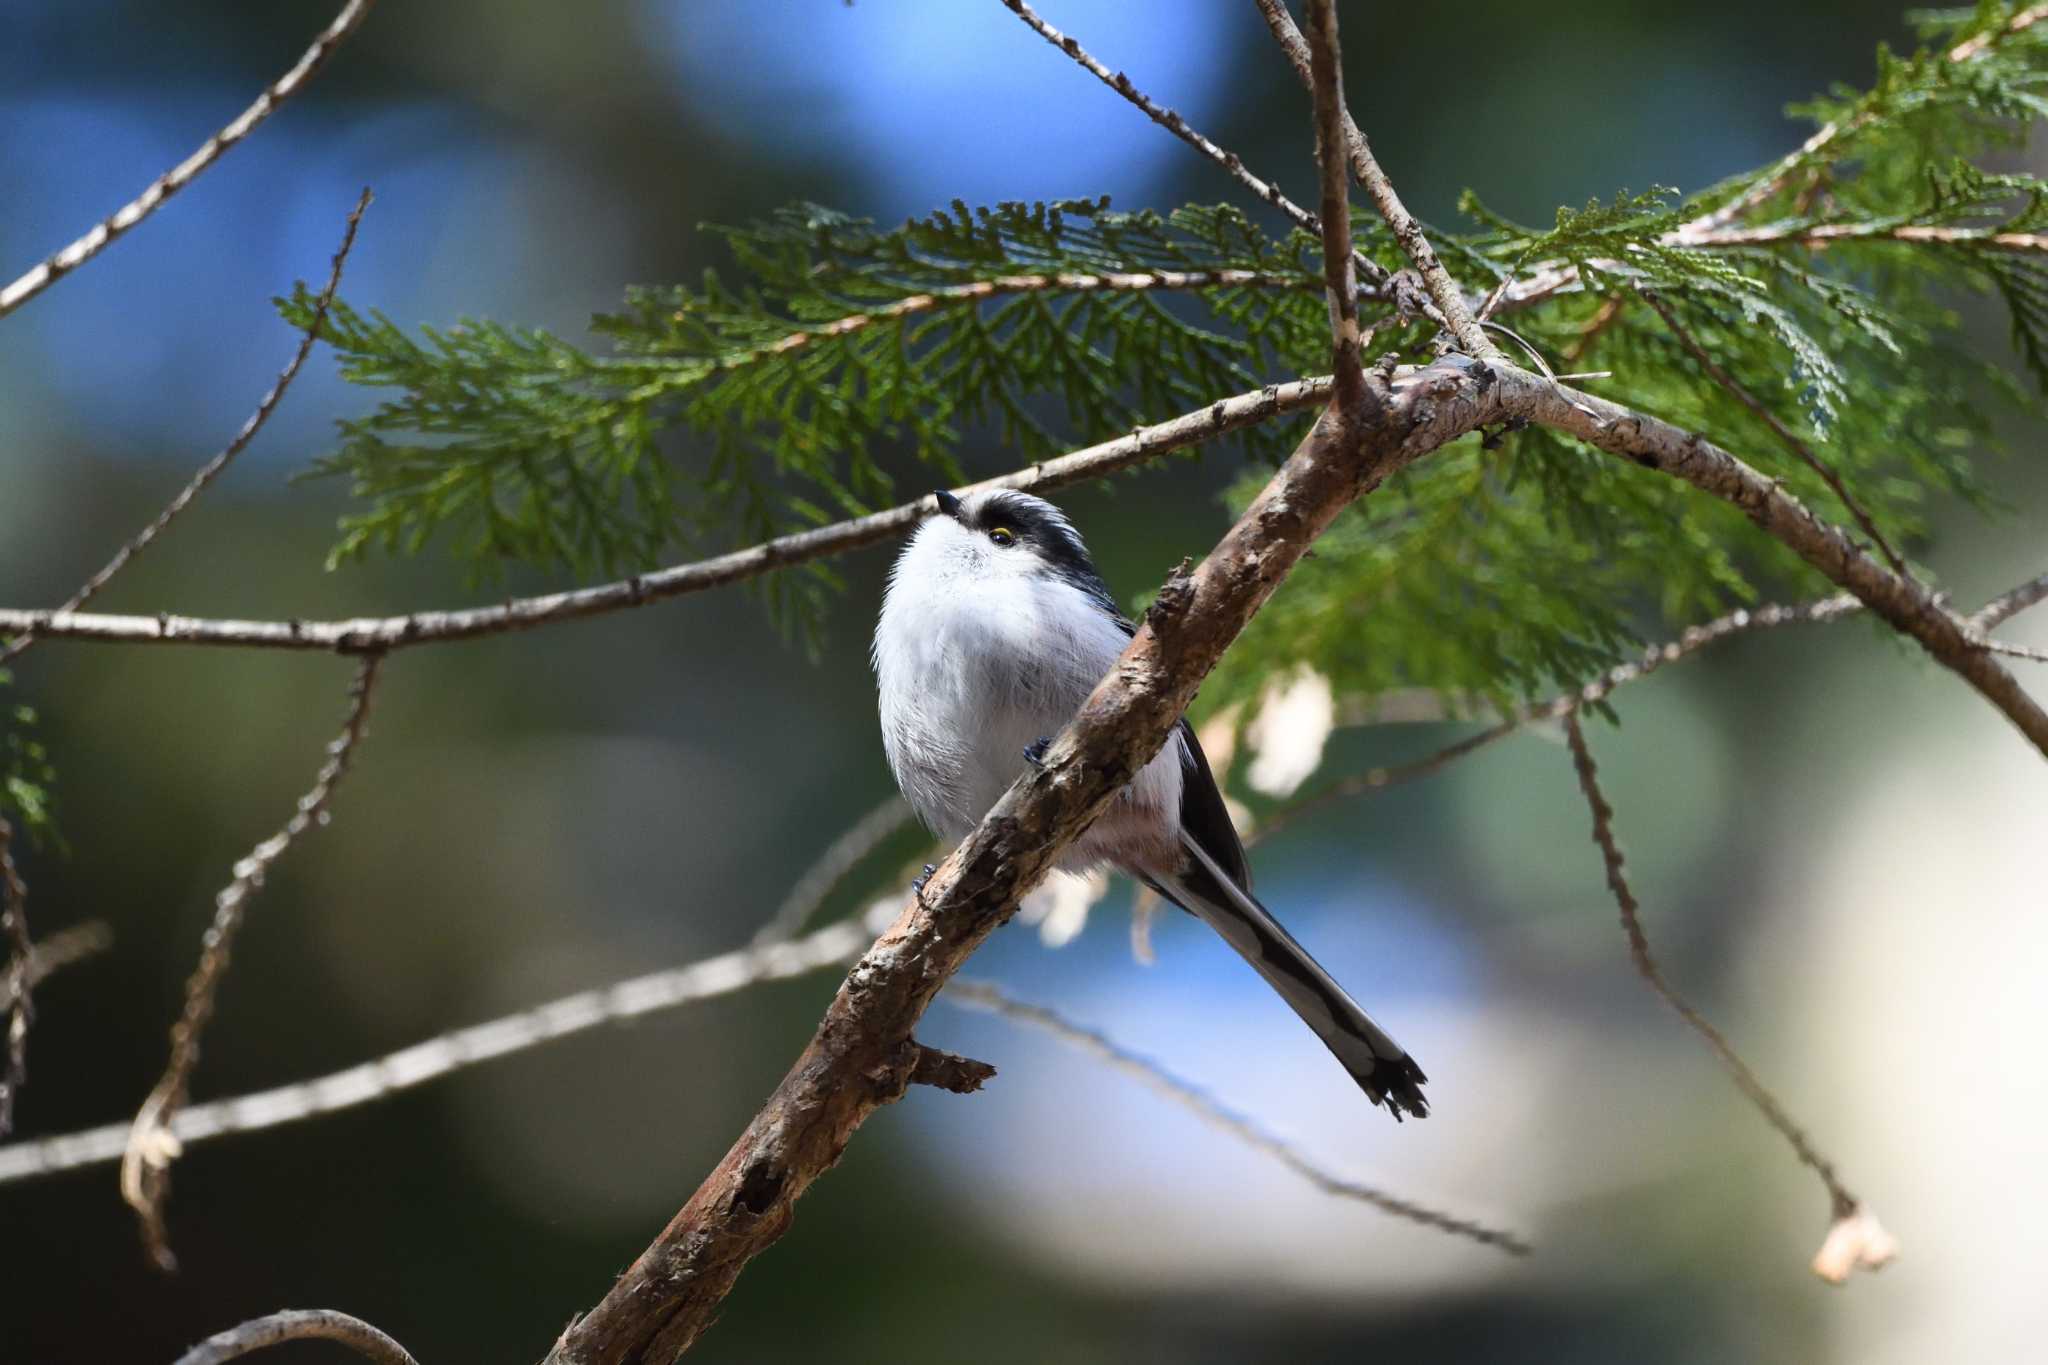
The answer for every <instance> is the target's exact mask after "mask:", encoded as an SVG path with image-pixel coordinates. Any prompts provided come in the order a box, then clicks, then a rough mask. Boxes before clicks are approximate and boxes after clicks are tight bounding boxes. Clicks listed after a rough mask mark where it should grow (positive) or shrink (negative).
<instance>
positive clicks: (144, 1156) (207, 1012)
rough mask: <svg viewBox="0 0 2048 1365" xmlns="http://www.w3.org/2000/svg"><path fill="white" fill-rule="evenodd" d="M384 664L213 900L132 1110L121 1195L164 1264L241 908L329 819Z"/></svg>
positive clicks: (355, 690)
mask: <svg viewBox="0 0 2048 1365" xmlns="http://www.w3.org/2000/svg"><path fill="white" fill-rule="evenodd" d="M382 663H383V656H382V655H380V654H372V655H370V656H369V657H368V658H366V659H364V660H363V661H362V664H361V665H360V666H359V667H358V668H357V669H356V675H355V680H354V682H353V683H352V684H351V685H350V687H349V711H348V719H347V720H346V721H345V722H344V723H343V725H342V730H341V734H340V735H339V736H337V737H336V738H335V740H334V741H333V742H332V743H331V744H329V745H328V746H327V761H326V762H325V763H324V764H322V765H321V767H320V771H319V773H318V774H317V775H316V776H315V777H314V779H313V786H312V788H311V789H310V790H309V791H307V793H306V794H305V795H304V796H302V797H300V798H299V804H298V809H297V810H296V811H294V812H293V813H292V817H291V819H289V820H287V821H286V822H285V825H284V828H282V829H280V830H279V831H278V832H277V833H276V834H273V835H272V836H271V837H270V838H268V839H265V840H264V841H263V842H262V843H260V844H258V845H256V847H255V848H254V849H252V850H250V853H249V856H248V857H246V858H243V859H242V860H241V861H240V862H238V863H236V864H235V875H234V880H233V881H231V882H229V883H228V884H227V886H226V887H225V888H223V889H222V891H221V893H220V894H219V895H218V896H217V897H215V898H214V913H213V923H212V924H211V925H210V926H208V928H207V931H206V936H205V938H204V940H203V941H202V948H201V952H200V955H199V966H198V967H197V968H196V969H195V970H194V971H193V973H192V978H191V980H190V981H188V982H187V983H186V985H185V1007H184V1010H183V1012H182V1013H181V1014H180V1015H179V1017H178V1022H177V1023H176V1024H174V1025H172V1026H171V1058H170V1063H169V1064H168V1065H167V1066H166V1067H165V1068H164V1074H163V1078H162V1079H161V1080H159V1081H158V1082H157V1083H156V1088H155V1089H154V1090H152V1091H150V1093H149V1098H147V1099H146V1100H144V1101H143V1102H142V1108H141V1110H140V1111H139V1112H138V1113H137V1114H136V1115H135V1121H134V1123H133V1125H132V1126H131V1128H130V1131H129V1137H128V1143H127V1149H126V1151H125V1152H124V1153H123V1155H122V1158H121V1197H122V1198H123V1199H125V1200H127V1201H128V1204H129V1206H130V1207H131V1208H133V1209H134V1210H135V1213H136V1216H137V1218H138V1219H139V1220H140V1222H141V1227H142V1240H143V1246H144V1248H145V1249H146V1250H147V1251H148V1252H149V1257H150V1259H151V1261H153V1262H154V1263H155V1264H156V1265H157V1267H158V1268H159V1269H162V1270H165V1271H169V1270H174V1269H176V1268H177V1258H176V1257H174V1256H173V1255H172V1254H171V1248H170V1242H169V1239H168V1236H167V1232H166V1228H165V1225H164V1196H165V1194H166V1193H167V1192H168V1189H169V1185H170V1169H171V1163H172V1162H173V1161H174V1160H176V1159H177V1157H178V1152H179V1146H178V1140H177V1138H176V1137H175V1136H174V1135H173V1133H172V1130H171V1128H170V1126H169V1125H170V1122H171V1120H172V1119H174V1118H175V1117H176V1116H177V1112H178V1110H179V1109H180V1108H182V1107H183V1106H184V1103H185V1099H186V1096H187V1094H188V1093H189V1090H190V1086H191V1082H192V1071H193V1068H194V1067H196V1066H197V1065H198V1064H199V1039H200V1035H201V1034H202V1033H204V1032H205V1030H206V1024H207V1021H208V1020H209V1019H211V1018H212V1017H213V1005H214V997H215V995H216V993H217V992H218V991H219V990H220V983H221V980H222V978H224V977H225V976H226V975H227V970H228V960H229V954H230V952H231V950H232V949H233V947H234V941H235V934H236V932H237V931H238V930H239V929H240V928H241V927H242V916H243V912H244V911H245V909H246V908H247V906H248V903H249V900H250V898H251V897H253V896H254V895H255V894H256V893H257V892H258V891H260V890H261V889H262V887H263V878H264V876H265V874H266V873H268V872H269V870H270V866H271V864H272V863H274V862H276V861H277V860H278V858H279V857H281V856H283V854H284V851H285V850H286V849H287V848H289V847H290V846H291V843H292V840H294V839H296V838H297V837H298V836H299V835H301V834H303V833H305V832H306V830H307V829H309V828H311V827H312V826H314V825H316V824H319V825H324V824H326V823H327V804H328V802H329V800H331V799H332V797H333V795H334V789H335V787H336V786H337V785H339V784H340V782H341V779H342V778H343V777H345V776H346V775H347V774H348V769H349V763H350V760H351V759H353V758H354V756H355V749H356V745H357V744H358V743H359V742H361V740H362V737H363V729H364V726H365V725H366V724H367V723H368V720H369V715H370V698H371V696H372V694H373V693H374V692H375V690H376V685H377V670H378V667H379V666H380V665H381V664H382Z"/></svg>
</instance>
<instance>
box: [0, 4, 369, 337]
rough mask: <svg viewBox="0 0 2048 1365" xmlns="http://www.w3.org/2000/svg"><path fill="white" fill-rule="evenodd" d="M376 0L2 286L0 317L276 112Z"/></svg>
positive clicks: (348, 10) (345, 15)
mask: <svg viewBox="0 0 2048 1365" xmlns="http://www.w3.org/2000/svg"><path fill="white" fill-rule="evenodd" d="M374 3H375V0H348V3H347V4H346V5H344V6H342V9H341V12H340V13H339V14H337V15H335V16H334V21H333V22H332V23H330V24H328V25H327V27H326V28H325V29H324V30H322V31H321V33H320V36H319V37H317V38H315V39H314V40H313V45H312V46H311V47H309V48H307V49H306V51H305V53H304V54H303V55H301V56H300V58H299V60H298V63H297V64H296V65H294V66H293V67H292V69H291V70H289V71H287V72H285V73H284V74H283V75H282V76H279V77H278V78H277V79H276V80H275V81H272V82H271V83H270V85H269V86H267V87H266V88H265V89H264V91H263V93H262V94H260V95H258V96H257V97H256V102H255V103H254V104H252V105H250V106H249V107H248V108H247V109H244V110H243V111H242V112H241V113H240V114H238V115H236V116H235V119H234V121H233V122H232V123H230V124H228V126H227V127H225V128H223V129H221V130H220V131H219V132H217V133H215V134H214V135H213V136H212V137H210V138H208V139H207V140H206V141H205V142H204V143H202V144H201V145H200V148H199V150H198V151H196V152H194V153H192V155H190V156H188V157H186V158H185V159H184V160H183V161H181V162H179V163H178V164H177V165H176V166H173V167H172V168H171V169H170V170H168V171H165V172H164V173H163V174H162V175H160V176H158V177H157V178H156V179H155V180H153V181H151V182H150V184H149V188H147V189H145V190H144V191H143V192H142V193H141V194H139V195H137V196H136V197H135V198H134V199H133V200H131V201H130V202H129V203H126V204H123V205H122V206H121V207H120V208H118V209H116V210H115V211H114V213H113V215H112V216H111V217H109V218H106V219H103V220H102V221H101V222H100V223H99V224H98V225H97V226H95V227H94V228H93V229H92V231H90V232H88V233H86V234H85V235H84V236H83V237H80V238H79V239H78V240H77V241H75V242H73V243H72V244H71V245H70V246H67V247H65V248H64V249H63V250H61V251H58V252H55V253H54V254H52V255H51V256H50V257H48V258H47V259H46V260H44V261H43V262H42V263H41V264H39V265H37V266H36V267H35V268H33V269H32V270H30V271H29V272H28V273H27V274H25V275H23V276H22V277H21V278H20V279H18V280H16V281H14V283H12V284H10V285H7V286H6V287H4V288H0V318H4V317H6V316H7V315H8V314H9V313H11V312H13V311H14V310H15V309H17V308H19V307H20V306H21V305H22V304H24V303H26V302H28V301H29V300H30V299H32V298H34V297H35V296H36V295H38V294H40V293H42V292H43V291H44V290H45V289H48V288H49V287H50V286H51V285H53V284H55V283H56V282H57V281H58V280H60V279H62V278H63V277H64V276H66V275H68V274H70V273H71V272H72V271H74V270H76V269H77V268H78V267H79V266H81V265H84V264H85V263H86V262H87V261H89V260H91V259H92V258H93V257H94V256H97V255H98V254H99V253H100V252H101V251H102V250H104V249H105V248H106V247H107V246H108V245H109V244H111V243H112V242H113V241H114V239H115V238H117V237H119V236H120V235H121V234H122V233H124V232H126V231H128V229H130V228H132V227H134V226H135V225H136V224H137V223H139V222H141V221H142V220H143V219H145V218H147V217H149V215H150V214H152V213H154V212H156V211H157V209H159V208H160V207H162V206H163V203H164V201H165V200H167V199H169V198H170V197H171V196H172V195H174V194H176V193H177V192H178V191H179V190H182V189H184V188H185V186H187V185H189V184H191V183H192V181H193V180H195V179H197V178H198V176H199V174H200V172H202V171H204V170H206V169H207V168H208V167H210V166H212V165H213V163H214V162H216V161H218V160H220V158H221V157H222V156H223V155H224V154H225V153H226V152H227V150H228V149H229V148H230V147H232V146H234V145H235V144H236V143H238V142H240V141H241V140H242V139H243V138H245V137H247V136H248V135H249V134H250V133H251V132H253V131H255V129H256V126H257V125H258V124H260V123H262V122H263V120H265V119H267V118H269V117H270V116H271V114H273V113H275V112H276V111H277V107H278V106H279V105H281V104H283V103H284V102H285V101H286V100H288V99H290V98H291V97H292V96H294V95H296V94H298V93H299V92H300V91H301V90H303V89H305V88H306V86H307V84H308V83H309V82H310V81H311V80H312V79H313V77H314V76H315V75H317V74H318V73H319V71H320V68H321V67H322V66H324V65H326V63H327V59H328V58H329V57H331V56H333V55H334V50H335V49H336V48H338V47H340V46H341V44H342V42H343V41H344V40H346V39H347V38H348V36H349V35H350V34H351V33H354V32H355V31H356V29H357V28H358V27H359V26H361V24H362V22H363V20H364V19H366V18H368V17H369V13H370V6H371V5H372V4H374Z"/></svg>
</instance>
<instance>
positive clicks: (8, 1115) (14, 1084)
mask: <svg viewBox="0 0 2048 1365" xmlns="http://www.w3.org/2000/svg"><path fill="white" fill-rule="evenodd" d="M0 937H5V939H6V940H7V975H6V982H7V1061H6V1063H5V1070H4V1071H0V1137H5V1136H6V1135H7V1134H9V1133H11V1132H13V1131H14V1101H15V1098H16V1097H17V1096H18V1095H20V1094H21V1087H22V1086H24V1085H26V1084H27V1083H28V1030H29V1025H30V1024H31V1023H32V1022H33V1021H34V1019H35V1001H34V999H33V994H34V991H35V958H36V950H35V944H34V943H33V942H31V941H30V939H29V936H28V886H27V885H26V884H25V883H24V882H23V881H22V880H21V873H20V872H19V871H18V870H17V869H16V868H15V866H14V826H13V825H12V824H10V823H8V820H7V818H6V817H5V816H0Z"/></svg>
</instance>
